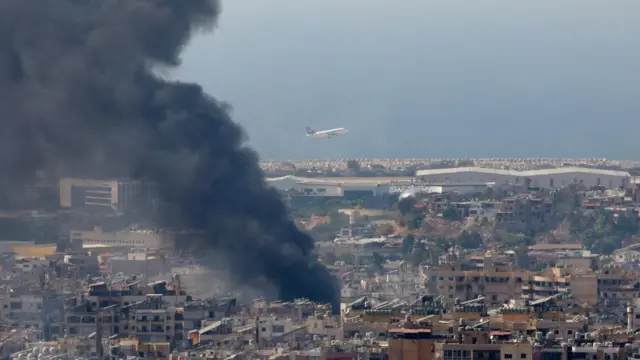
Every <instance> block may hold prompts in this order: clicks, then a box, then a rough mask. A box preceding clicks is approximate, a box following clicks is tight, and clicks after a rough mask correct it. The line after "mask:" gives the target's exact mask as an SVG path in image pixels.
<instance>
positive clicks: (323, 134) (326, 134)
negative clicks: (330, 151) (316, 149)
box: [307, 127, 347, 139]
mask: <svg viewBox="0 0 640 360" xmlns="http://www.w3.org/2000/svg"><path fill="white" fill-rule="evenodd" d="M346 132H347V129H345V128H335V129H329V130H320V131H316V130H313V129H312V128H310V127H307V136H310V137H315V138H327V139H331V138H332V137H334V136H338V135H342V134H344V133H346Z"/></svg>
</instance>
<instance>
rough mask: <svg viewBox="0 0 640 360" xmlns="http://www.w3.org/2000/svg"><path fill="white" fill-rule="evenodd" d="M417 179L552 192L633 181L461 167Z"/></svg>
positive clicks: (610, 174)
mask: <svg viewBox="0 0 640 360" xmlns="http://www.w3.org/2000/svg"><path fill="white" fill-rule="evenodd" d="M416 176H417V178H418V180H419V181H423V182H426V183H468V182H485V183H494V184H495V185H496V186H503V185H522V186H526V187H538V188H550V189H553V188H561V187H564V186H568V185H570V184H580V185H584V186H585V187H587V188H591V187H595V186H603V187H605V188H608V189H619V188H626V187H628V186H629V182H630V179H631V175H630V174H629V173H628V172H626V171H613V170H601V169H591V168H579V167H564V168H556V169H541V170H529V171H517V170H502V169H489V168H480V167H461V168H450V169H429V170H418V171H417V173H416Z"/></svg>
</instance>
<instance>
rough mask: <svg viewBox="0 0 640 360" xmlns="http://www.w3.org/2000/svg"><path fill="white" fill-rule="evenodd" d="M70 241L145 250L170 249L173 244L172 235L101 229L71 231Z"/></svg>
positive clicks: (145, 230)
mask: <svg viewBox="0 0 640 360" xmlns="http://www.w3.org/2000/svg"><path fill="white" fill-rule="evenodd" d="M70 239H71V243H72V244H82V245H97V244H99V245H106V246H121V247H135V248H146V249H162V248H172V247H173V244H174V236H173V234H172V233H170V232H167V231H161V230H147V229H139V230H136V229H130V230H123V231H102V229H99V228H95V229H94V230H90V231H81V230H72V231H71V236H70Z"/></svg>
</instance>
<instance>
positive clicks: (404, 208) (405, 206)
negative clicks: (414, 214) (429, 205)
mask: <svg viewBox="0 0 640 360" xmlns="http://www.w3.org/2000/svg"><path fill="white" fill-rule="evenodd" d="M415 205H416V198H414V197H406V198H402V199H400V200H399V201H398V210H399V211H400V214H401V215H403V216H404V215H407V214H408V213H410V212H411V211H413V209H414V207H415Z"/></svg>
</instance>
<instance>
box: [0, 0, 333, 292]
mask: <svg viewBox="0 0 640 360" xmlns="http://www.w3.org/2000/svg"><path fill="white" fill-rule="evenodd" d="M219 11H220V7H219V4H218V2H217V1H213V0H2V1H0V111H1V115H0V116H1V120H0V127H1V128H0V137H1V138H0V167H1V170H0V172H1V174H0V188H1V189H2V193H3V195H4V198H5V200H7V199H8V198H10V197H11V195H12V194H13V193H15V191H17V190H16V189H19V188H20V187H21V186H23V185H24V184H28V183H30V182H32V181H34V179H35V178H36V174H37V173H42V172H44V173H47V174H56V176H87V177H93V178H103V177H108V178H113V177H129V178H135V179H148V180H153V181H155V182H157V183H159V184H161V188H162V189H163V191H162V196H163V200H164V203H165V204H166V209H165V210H166V211H165V214H171V216H167V217H165V219H164V221H165V223H163V225H164V224H169V223H171V225H176V224H179V225H180V226H182V227H186V228H201V229H206V230H207V231H208V234H209V235H208V237H207V241H206V242H203V243H202V244H198V245H200V246H203V247H206V249H214V250H215V251H216V252H217V253H220V254H222V255H223V256H224V257H225V258H226V261H225V263H227V264H228V266H229V267H230V270H231V271H230V272H231V274H233V277H234V278H235V280H236V281H239V282H240V283H255V279H266V281H267V282H268V283H269V286H270V287H273V288H275V289H276V290H277V291H278V294H279V296H280V297H281V298H282V299H291V298H295V297H308V298H310V299H312V300H316V301H323V302H332V303H334V304H335V302H336V301H337V298H338V293H337V290H336V283H335V279H334V278H333V277H332V276H330V274H329V273H328V271H327V269H326V268H325V267H324V266H321V265H319V264H318V263H317V262H316V261H315V259H314V256H313V254H312V250H313V242H312V239H311V238H310V237H309V236H307V235H305V234H304V233H302V232H300V231H299V230H298V229H297V228H296V226H295V225H294V223H293V222H292V221H291V220H290V219H289V217H288V214H287V210H286V208H285V206H284V204H283V202H282V201H281V199H280V197H279V194H278V193H277V192H275V191H273V190H271V189H269V188H268V187H267V186H266V185H265V182H264V176H263V173H262V171H261V170H260V168H259V166H258V157H257V155H256V154H255V153H254V152H253V151H252V150H250V149H248V148H247V147H245V146H244V145H243V144H244V141H245V140H246V139H245V135H244V133H243V130H242V129H241V128H240V127H239V126H238V125H237V124H235V123H234V122H233V121H232V120H231V119H230V116H229V114H228V107H227V106H226V105H225V104H223V103H221V102H219V101H217V100H216V99H214V98H212V97H211V96H209V95H207V94H205V93H204V92H203V90H202V88H201V87H200V86H198V85H196V84H189V83H181V82H173V81H166V80H163V79H162V78H160V77H159V76H157V75H155V74H154V72H153V71H152V69H154V68H172V67H175V66H177V65H179V55H180V52H181V50H182V49H183V47H184V46H185V43H186V42H187V41H188V40H189V38H190V36H191V35H192V33H193V32H194V31H201V30H211V29H212V28H213V27H214V26H215V22H216V19H217V16H218V14H219ZM265 126H267V124H265ZM169 219H170V220H169Z"/></svg>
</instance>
